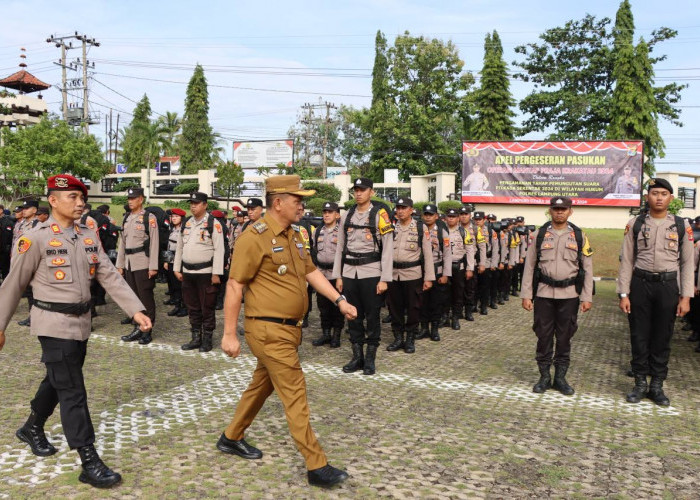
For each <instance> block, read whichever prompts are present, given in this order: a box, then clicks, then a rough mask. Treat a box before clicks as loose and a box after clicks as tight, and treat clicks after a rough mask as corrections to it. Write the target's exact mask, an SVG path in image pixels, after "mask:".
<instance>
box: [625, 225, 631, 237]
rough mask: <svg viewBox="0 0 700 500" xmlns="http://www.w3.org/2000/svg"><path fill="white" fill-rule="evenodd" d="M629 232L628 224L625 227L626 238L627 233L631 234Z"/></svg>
mask: <svg viewBox="0 0 700 500" xmlns="http://www.w3.org/2000/svg"><path fill="white" fill-rule="evenodd" d="M629 232H630V225H629V224H627V225H626V226H625V236H627V233H629Z"/></svg>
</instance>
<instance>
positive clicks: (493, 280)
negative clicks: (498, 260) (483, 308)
mask: <svg viewBox="0 0 700 500" xmlns="http://www.w3.org/2000/svg"><path fill="white" fill-rule="evenodd" d="M502 272H503V271H501V270H500V269H498V268H496V269H494V270H493V271H491V277H490V279H489V302H496V300H497V299H498V286H499V284H500V280H501V279H502V278H501V273H502Z"/></svg>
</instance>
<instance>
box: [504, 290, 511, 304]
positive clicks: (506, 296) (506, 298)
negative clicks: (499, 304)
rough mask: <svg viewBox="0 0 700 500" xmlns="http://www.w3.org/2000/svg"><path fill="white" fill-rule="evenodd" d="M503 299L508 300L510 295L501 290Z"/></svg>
mask: <svg viewBox="0 0 700 500" xmlns="http://www.w3.org/2000/svg"><path fill="white" fill-rule="evenodd" d="M503 300H504V301H506V302H508V301H509V300H510V297H509V296H508V292H503Z"/></svg>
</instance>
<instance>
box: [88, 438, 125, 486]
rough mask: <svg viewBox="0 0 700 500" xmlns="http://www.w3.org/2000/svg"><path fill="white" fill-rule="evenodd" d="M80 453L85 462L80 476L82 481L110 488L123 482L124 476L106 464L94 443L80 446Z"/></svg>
mask: <svg viewBox="0 0 700 500" xmlns="http://www.w3.org/2000/svg"><path fill="white" fill-rule="evenodd" d="M78 454H79V455H80V459H81V460H82V462H83V471H82V472H81V473H80V476H79V477H78V480H79V481H80V482H81V483H86V484H89V485H90V486H94V487H95V488H109V487H110V486H114V485H115V484H119V483H120V482H121V480H122V476H121V475H120V474H119V473H117V472H114V471H113V470H112V469H110V468H109V467H107V466H106V465H105V463H104V462H103V461H102V459H101V458H100V456H99V455H98V454H97V451H96V450H95V447H94V446H93V445H89V446H83V447H81V448H78Z"/></svg>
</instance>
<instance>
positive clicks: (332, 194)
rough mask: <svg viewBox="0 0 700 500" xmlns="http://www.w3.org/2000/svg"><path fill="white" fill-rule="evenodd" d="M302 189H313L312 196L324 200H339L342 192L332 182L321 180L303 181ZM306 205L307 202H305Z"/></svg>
mask: <svg viewBox="0 0 700 500" xmlns="http://www.w3.org/2000/svg"><path fill="white" fill-rule="evenodd" d="M303 184H304V189H315V190H316V194H315V195H314V198H320V199H322V200H324V201H334V202H336V203H337V202H339V201H340V197H341V195H342V193H341V192H340V189H338V188H337V187H335V186H334V185H333V184H325V183H323V182H304V183H303ZM307 205H308V204H307Z"/></svg>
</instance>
